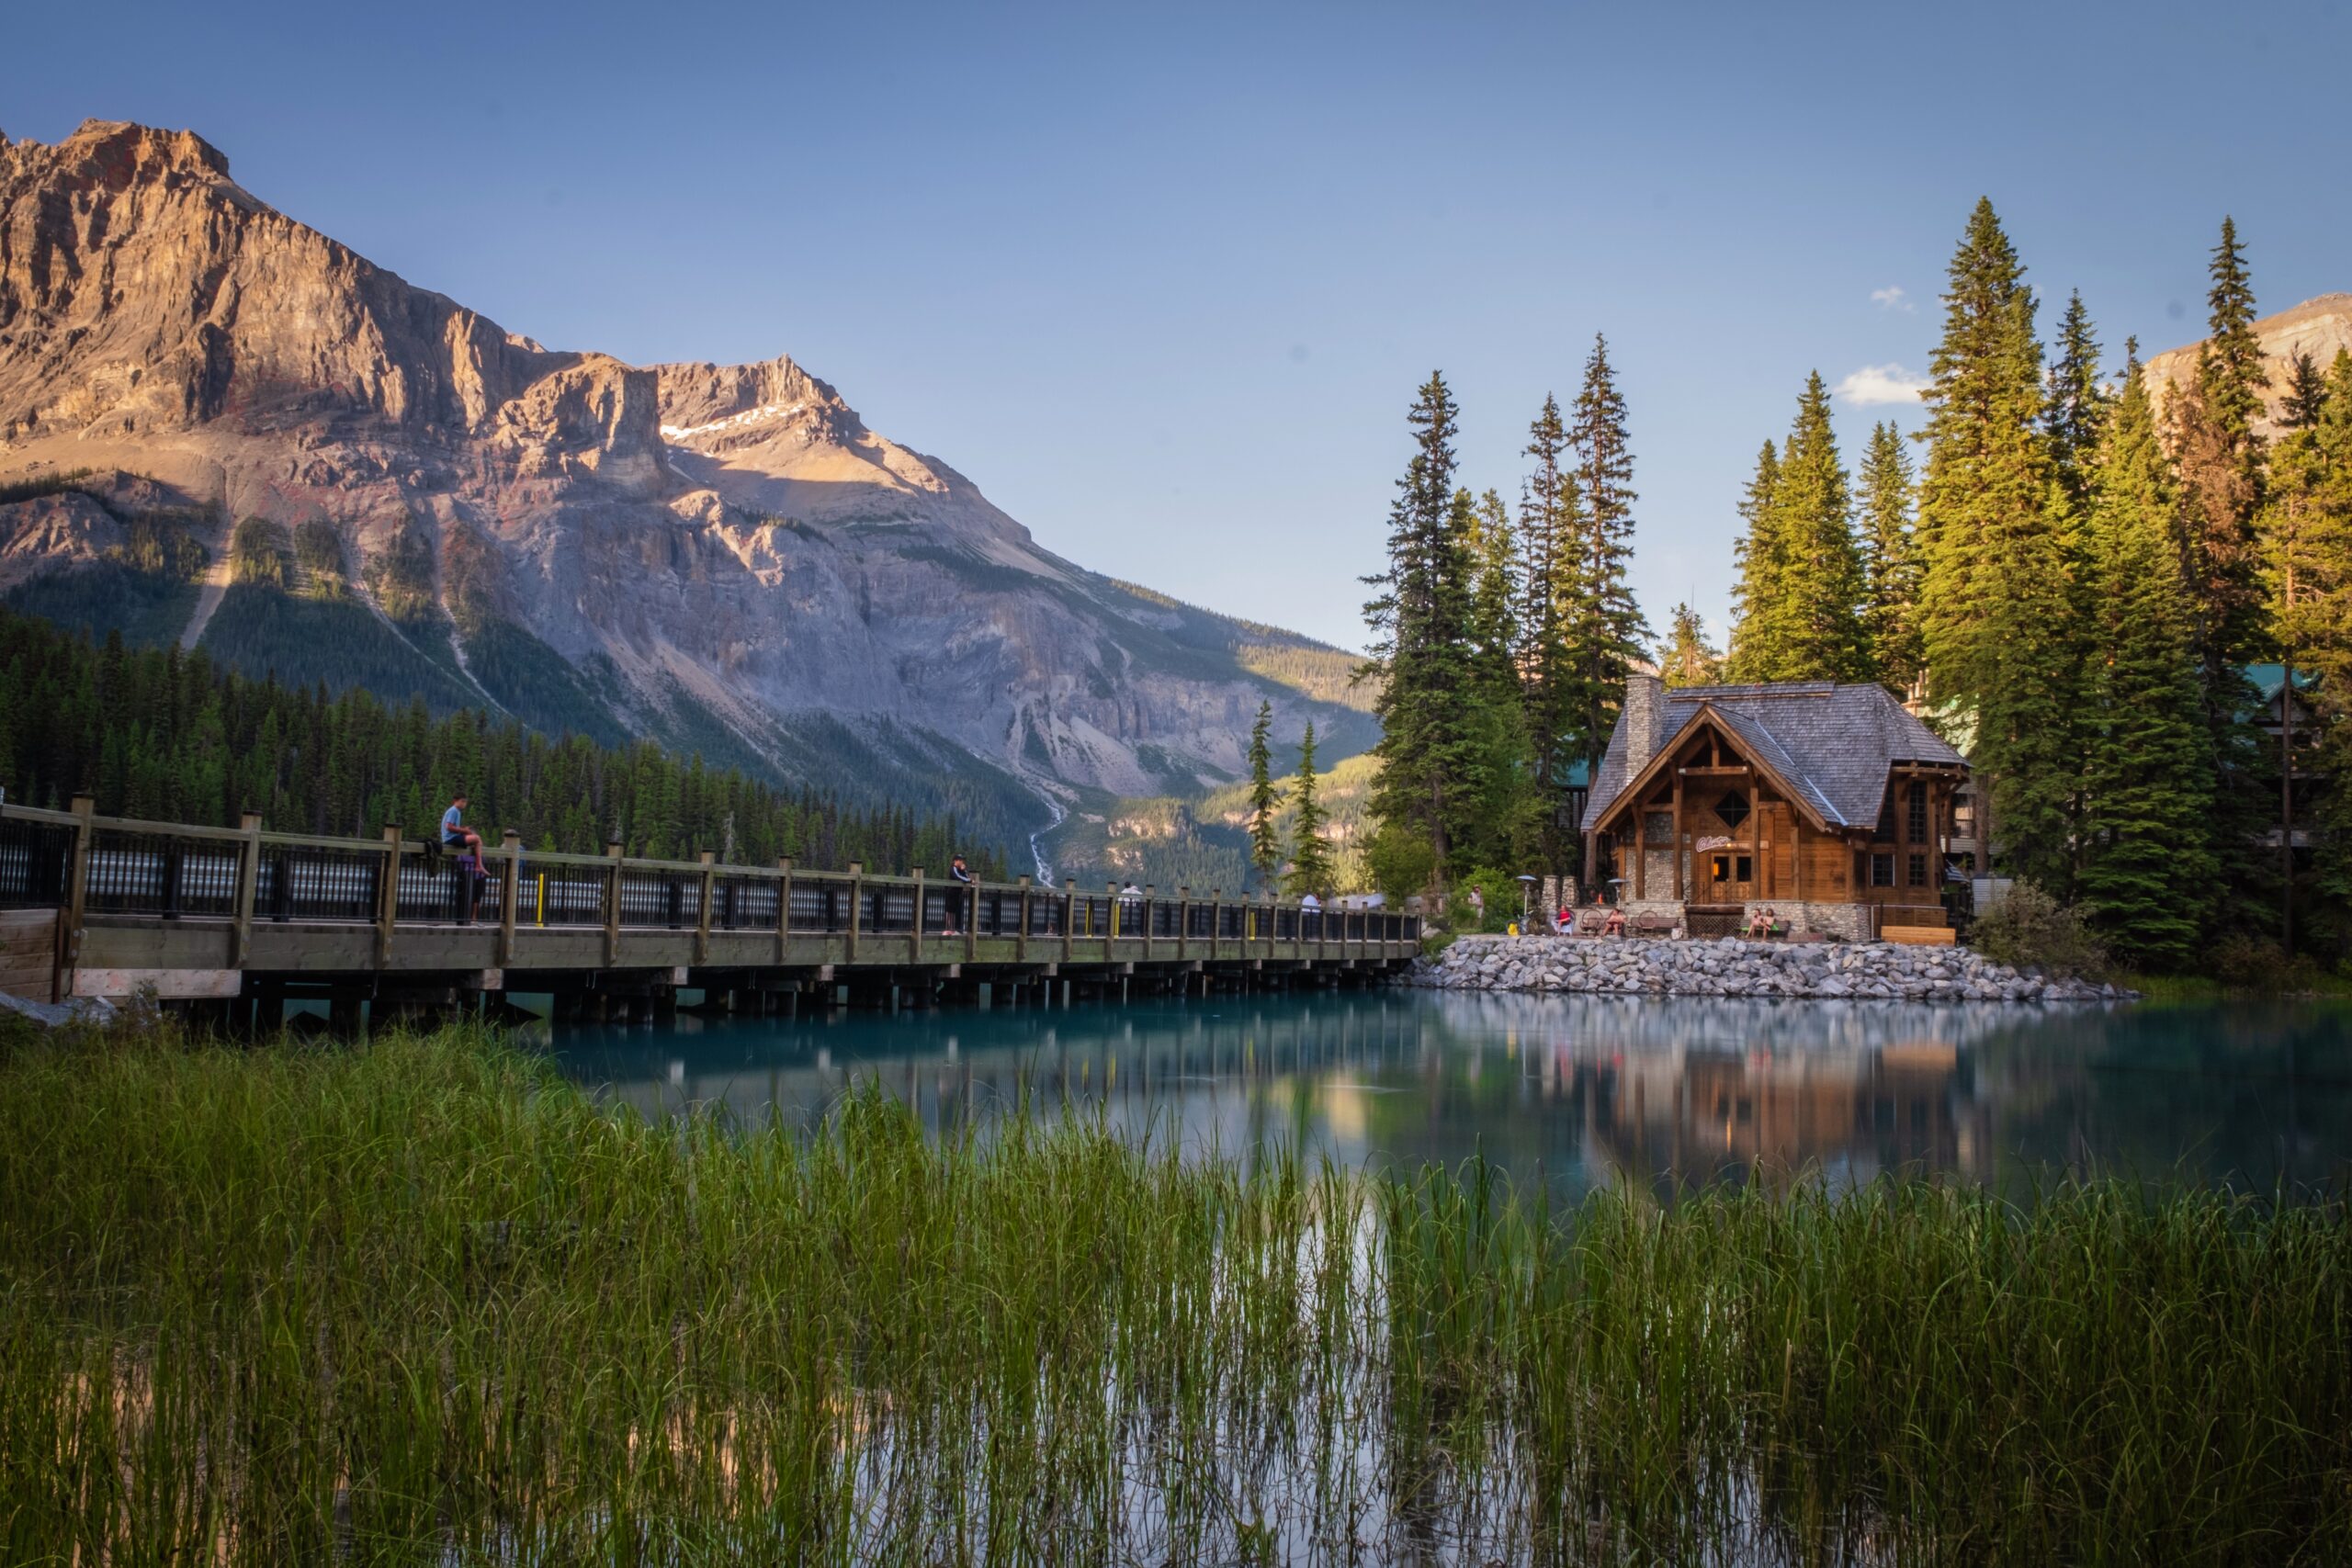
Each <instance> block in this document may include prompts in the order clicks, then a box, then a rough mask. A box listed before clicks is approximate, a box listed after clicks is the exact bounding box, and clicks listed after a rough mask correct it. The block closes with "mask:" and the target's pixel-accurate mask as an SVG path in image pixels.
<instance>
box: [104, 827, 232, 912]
mask: <svg viewBox="0 0 2352 1568" xmlns="http://www.w3.org/2000/svg"><path fill="white" fill-rule="evenodd" d="M243 869H244V860H243V845H241V844H239V843H237V842H236V841H235V840H227V839H188V838H182V837H180V836H178V835H176V834H174V833H170V832H165V831H147V830H141V829H120V828H99V829H94V830H93V833H92V838H91V844H90V868H89V872H88V877H89V880H88V882H87V884H86V885H85V892H84V894H83V907H84V908H85V909H87V910H89V911H91V912H92V913H95V914H106V915H160V916H163V917H164V918H165V919H178V918H180V917H181V916H185V915H199V916H205V915H209V916H220V915H233V914H235V913H236V912H237V880H238V877H239V874H241V873H242V872H243Z"/></svg>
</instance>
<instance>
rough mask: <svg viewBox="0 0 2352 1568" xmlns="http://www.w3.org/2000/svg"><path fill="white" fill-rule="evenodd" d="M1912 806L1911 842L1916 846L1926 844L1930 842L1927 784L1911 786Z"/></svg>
mask: <svg viewBox="0 0 2352 1568" xmlns="http://www.w3.org/2000/svg"><path fill="white" fill-rule="evenodd" d="M1910 806H1911V824H1910V826H1911V841H1912V842H1913V843H1915V844H1924V843H1926V842H1927V841H1928V786H1927V785H1926V784H1913V785H1912V786H1911V801H1910Z"/></svg>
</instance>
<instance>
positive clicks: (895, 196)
mask: <svg viewBox="0 0 2352 1568" xmlns="http://www.w3.org/2000/svg"><path fill="white" fill-rule="evenodd" d="M334 9H335V8H331V7H321V6H256V5H238V4H234V3H227V4H220V5H214V6H202V7H198V6H162V7H153V8H146V7H141V6H136V5H129V6H113V7H108V8H107V11H106V13H105V19H104V22H103V24H102V26H93V25H92V24H91V23H89V22H88V21H86V20H85V17H88V16H89V13H88V12H87V11H86V10H77V9H75V8H72V7H64V6H44V7H40V8H38V9H33V8H26V9H24V10H21V11H19V12H18V13H17V14H16V15H14V16H12V17H10V19H9V21H8V23H7V26H6V34H7V46H6V55H5V58H0V129H5V130H6V132H7V133H8V134H10V135H11V136H17V137H22V136H32V137H36V138H39V139H40V140H43V141H52V140H55V139H57V138H59V137H61V136H62V135H64V134H65V133H66V132H68V131H70V130H72V129H73V127H74V125H75V124H77V123H79V122H80V121H81V120H82V119H83V118H85V117H89V116H96V117H100V118H130V119H141V120H146V121H150V122H154V123H160V124H164V125H167V126H173V127H183V126H185V127H188V128H192V129H194V130H198V131H200V132H201V133H202V134H203V135H205V136H206V137H207V138H209V140H211V141H213V142H215V143H216V144H217V145H219V146H220V148H221V149H222V150H223V151H224V152H227V153H228V154H229V157H230V159H231V161H232V167H233V169H234V171H235V173H236V175H237V176H238V178H239V179H240V180H241V181H242V182H243V184H244V185H246V186H248V187H249V188H251V189H252V190H254V192H255V193H256V194H257V195H259V196H261V197H263V198H264V199H266V200H268V201H270V202H272V203H273V204H275V205H277V206H278V207H279V208H281V209H284V210H286V211H287V212H288V213H290V214H292V215H294V216H296V217H298V218H300V219H301V220H304V221H307V222H309V223H311V224H313V225H315V226H317V227H319V228H321V229H323V230H325V231H327V232H329V233H331V234H333V235H334V236H336V237H337V238H339V239H341V240H343V241H345V242H346V243H350V244H352V245H353V246H355V247H356V248H357V249H359V250H360V251H362V252H363V253H365V254H368V255H369V256H371V257H372V258H374V259H375V260H377V261H378V262H380V263H382V264H383V265H388V266H390V267H392V268H393V269H395V270H396V271H398V272H400V273H401V274H402V275H403V276H406V277H408V278H409V279H411V280H412V281H413V282H415V283H418V284H421V285H424V286H425V287H428V288H435V289H438V290H440V291H442V292H444V293H447V294H449V295H452V296H454V297H456V298H458V299H461V300H463V301H465V302H466V303H468V304H469V305H472V306H474V307H476V308H477V309H480V310H483V311H485V312H487V313H488V314H490V315H491V316H492V317H493V318H494V319H496V320H497V321H500V322H501V323H502V324H503V325H504V326H506V327H508V328H509V329H510V330H514V331H519V332H524V333H529V334H531V335H532V336H534V337H537V338H538V339H540V340H541V341H543V342H546V343H548V344H553V345H558V346H564V347H579V348H598V349H603V350H605V351H608V352H611V353H614V354H617V355H622V356H623V357H625V358H628V359H631V360H635V361H639V362H646V361H653V360H661V359H682V358H708V359H717V360H721V361H727V360H745V359H756V358H764V357H767V356H769V355H775V354H777V353H788V354H790V355H793V357H794V358H796V359H797V360H798V361H799V362H800V363H802V364H803V365H805V366H806V367H809V369H810V370H811V371H813V372H814V373H816V374H817V375H820V376H822V377H824V378H827V379H828V380H831V382H833V383H834V384H835V385H836V386H838V387H839V388H840V389H841V390H842V394H843V395H844V396H845V397H847V398H848V400H850V402H851V403H852V404H853V405H854V406H855V407H856V408H857V409H858V410H859V411H860V412H862V413H863V414H864V415H865V418H866V420H867V423H870V424H871V425H873V426H874V428H876V429H877V430H880V431H882V432H884V433H885V434H889V435H890V436H892V437H893V438H895V439H897V440H899V441H901V442H904V443H906V444H907V445H909V446H914V447H916V448H917V449H919V450H922V451H924V452H928V453H932V454H935V455H936V456H938V457H943V458H944V459H945V460H947V461H948V462H949V463H951V464H953V465H954V466H955V467H956V468H960V469H962V470H963V471H964V472H965V473H967V474H968V475H969V476H970V477H971V478H972V479H975V480H976V481H978V483H979V485H980V486H981V487H982V488H983V489H984V490H985V491H987V492H988V493H989V495H990V496H991V497H992V498H993V499H994V500H995V501H996V502H998V504H999V505H1001V506H1002V507H1004V508H1005V510H1007V511H1008V512H1010V513H1012V514H1013V515H1014V516H1016V517H1018V518H1020V519H1021V520H1022V521H1023V522H1024V523H1026V524H1027V525H1029V526H1030V527H1031V528H1032V529H1033V530H1034V531H1035V534H1036V535H1037V536H1038V538H1039V539H1040V540H1041V541H1042V542H1043V543H1044V544H1046V546H1047V547H1050V548H1053V549H1055V550H1057V551H1060V552H1061V553H1063V554H1065V555H1068V556H1069V557H1071V558H1075V559H1077V560H1079V561H1080V562H1082V563H1084V564H1086V565H1089V566H1092V567H1095V568H1097V569H1099V570H1104V571H1109V572H1113V573H1114V574H1116V575H1119V576H1122V577H1126V578H1131V579H1134V580H1136V581H1142V582H1146V583H1148V584H1150V585H1152V586H1154V587H1156V588H1159V589H1161V590H1164V591H1166V592H1171V593H1175V594H1178V595H1180V596H1182V597H1183V598H1187V599H1191V600H1194V601H1196V602H1199V603H1202V604H1209V605H1213V606H1215V607H1217V608H1220V609H1226V610H1230V611H1233V612H1236V613H1238V614H1243V615H1250V616H1253V617H1256V618H1260V619H1264V620H1269V621H1274V622H1278V623H1282V624H1285V625H1289V626H1295V627H1297V628H1298V629H1300V630H1303V631H1306V632H1310V633H1313V634H1315V635H1317V636H1321V637H1328V638H1330V639H1332V640H1334V641H1339V642H1342V643H1351V644H1352V643H1354V642H1356V641H1358V640H1359V639H1360V637H1361V625H1360V621H1359V618H1358V615H1357V607H1358V605H1359V604H1360V603H1361V601H1362V599H1363V591H1362V590H1361V588H1360V587H1359V586H1358V585H1357V584H1356V582H1355V581H1354V579H1355V577H1356V576H1357V575H1358V574H1360V573H1362V572H1364V571H1368V570H1374V568H1375V567H1376V566H1377V564H1378V560H1379V550H1380V542H1381V539H1382V536H1383V534H1384V527H1385V513H1386V508H1387V503H1388V498H1389V494H1390V491H1391V486H1392V484H1393V482H1394V480H1395V479H1396V477H1397V474H1398V473H1399V472H1400V471H1401V469H1402V468H1403V465H1404V462H1405V459H1406V457H1408V441H1407V434H1406V427H1405V424H1404V420H1403V415H1404V412H1405V409H1406V406H1407V404H1408V401H1409V400H1410V398H1411V395H1412V392H1413V389H1414V388H1415V387H1416V385H1418V384H1419V381H1420V380H1421V379H1423V378H1425V377H1426V376H1427V375H1428V373H1429V371H1430V369H1431V368H1432V367H1442V368H1443V369H1444V370H1445V372H1446V375H1447V377H1448V378H1449V379H1450V380H1451V381H1452V382H1453V386H1454V389H1455V391H1456V395H1457V397H1458V398H1459V400H1461V402H1462V405H1463V409H1464V440H1463V442H1462V455H1463V457H1464V479H1465V480H1466V481H1467V482H1469V483H1471V484H1472V485H1474V486H1476V487H1480V488H1483V487H1485V486H1487V485H1492V486H1495V487H1497V488H1498V489H1500V490H1501V491H1503V492H1504V493H1505V494H1506V495H1507V496H1515V495H1516V494H1517V491H1518V485H1519V479H1520V475H1521V472H1522V468H1523V463H1522V459H1521V457H1520V456H1519V449H1520V447H1521V446H1523V445H1524V442H1525V432H1526V426H1527V423H1528V421H1529V419H1530V418H1532V416H1533V414H1534V413H1535V412H1536V409H1537V407H1538V405H1539V404H1540V403H1541V401H1542V400H1543V397H1544V392H1545V391H1546V389H1554V390H1556V391H1558V392H1559V393H1560V394H1561V396H1562V399H1563V400H1564V401H1565V400H1566V398H1567V397H1568V396H1570V395H1571V394H1572V393H1573V391H1574V389H1575V386H1576V382H1577V378H1578V375H1579V373H1580V367H1581V366H1582V363H1583V360H1584V356H1585V354H1586V353H1587V351H1588V349H1589V345H1590V344H1591V340H1592V336H1593V334H1594V333H1596V332H1603V333H1607V334H1608V337H1609V341H1610V344H1611V354H1612V356H1613V357H1614V358H1615V360H1616V361H1617V363H1618V366H1619V367H1620V370H1621V373H1622V377H1623V387H1624V390H1625V393H1626V396H1627V399H1628V400H1629V402H1630V404H1631V409H1632V418H1633V423H1634V451H1635V456H1636V459H1637V464H1638V468H1637V474H1636V480H1637V484H1638V488H1639V489H1640V491H1641V494H1642V502H1641V507H1640V512H1639V554H1638V557H1637V560H1636V565H1635V570H1634V581H1635V587H1636V590H1637V591H1638V592H1639V593H1640V595H1641V598H1642V601H1643V604H1644V605H1645V608H1646V609H1647V610H1648V611H1649V613H1650V616H1651V619H1652V622H1653V624H1657V625H1662V624H1663V623H1664V621H1665V619H1666V612H1667V610H1668V607H1669V606H1670V605H1671V604H1673V602H1674V601H1676V600H1677V599H1680V598H1684V597H1689V598H1691V599H1692V600H1693V601H1694V602H1695V603H1696V604H1698V605H1699V606H1700V607H1701V609H1702V611H1703V612H1704V613H1705V614H1706V615H1708V616H1709V618H1710V620H1711V622H1712V623H1713V626H1714V629H1715V630H1716V632H1717V634H1718V636H1720V633H1721V630H1722V617H1723V614H1724V604H1725V600H1726V593H1727V590H1728V587H1729V583H1730V566H1731V544H1732V540H1733V536H1734V524H1735V522H1736V518H1735V514H1734V513H1733V510H1732V508H1733V504H1734V502H1735V501H1736V497H1737V493H1738V490H1739V487H1740V485H1741V483H1742V481H1743V480H1744V479H1745V477H1746V475H1747V470H1748V468H1749V466H1750V464H1751V462H1752V460H1753V458H1754V455H1755V452H1756V448H1757V447H1758V445H1759V444H1760V443H1761V442H1762V441H1763V439H1764V438H1765V437H1766V436H1767V435H1777V434H1780V433H1781V432H1782V431H1783V430H1784V429H1785V428H1786V425H1787V423H1788V420H1789V417H1790V415H1791V413H1792V412H1793V408H1794V403H1795V398H1796V394H1797V392H1798V389H1800V387H1801V386H1802V385H1803V382H1804V376H1805V373H1806V372H1807V371H1808V370H1811V369H1815V368H1818V369H1819V370H1820V371H1821V372H1822V374H1823V376H1824V377H1825V378H1827V379H1828V380H1829V381H1830V382H1831V383H1832V384H1833V385H1837V384H1839V383H1841V382H1844V381H1845V380H1846V379H1847V378H1849V377H1851V376H1855V375H1856V374H1857V373H1858V372H1863V371H1866V370H1868V369H1869V368H1870V367H1887V366H1897V367H1902V368H1903V369H1904V370H1905V371H1908V372H1911V373H1914V374H1916V373H1917V372H1919V371H1921V370H1923V369H1924V368H1925V366H1926V361H1927V356H1928V349H1929V347H1930V345H1931V344H1933V342H1934V339H1935V335H1936V332H1937V322H1938V303H1937V299H1936V295H1937V292H1938V289H1939V286H1940V284H1941V281H1942V276H1943V268H1944V264H1945V262H1946V260H1947V258H1948V257H1949V255H1950V254H1951V248H1952V245H1953V243H1954V242H1955V241H1956V240H1957V239H1958V237H1959V234H1960V231H1961V226H1962V221H1963V220H1964V219H1965V217H1966V215H1967V212H1968V209H1969V208H1970V206H1971V205H1972V204H1973V202H1974V200H1975V198H1976V197H1977V196H1978V195H1980V194H1989V195H1990V196H1991V197H1993V200H1994V202H1995V205H1996V207H1997V208H1998V209H1999V210H2000V212H2001V215H2002V217H2003V219H2004V220H2006V222H2007V225H2008V227H2009V231H2010V232H2011V234H2012V236H2013V237H2014V238H2015V239H2016V241H2017V242H2018V245H2019V247H2020V249H2021V251H2022V253H2023V254H2024V257H2025V260H2026V262H2027V265H2028V267H2029V269H2030V280H2031V281H2032V282H2033V283H2034V284H2035V285H2036V287H2037V288H2039V289H2040V290H2041V293H2042V295H2043V298H2044V299H2045V301H2046V304H2045V309H2044V311H2043V319H2044V322H2045V326H2047V325H2048V324H2049V323H2050V322H2051V321H2053V320H2054V317H2055V314H2056V310H2057V307H2058V306H2059V305H2060V304H2063V301H2064V297H2065V294H2066V291H2067V290H2068V289H2070V288H2081V289H2082V290H2083V292H2084V295H2085V298H2086V301H2087V302H2088V304H2089V306H2090V308H2091V310H2092V313H2093V315H2094V317H2095V318H2096V319H2097V321H2098V325H2099V328H2100V331H2101V334H2102V336H2103V337H2104V338H2105V339H2106V341H2107V342H2108V344H2109V346H2110V348H2111V349H2112V350H2113V351H2114V353H2115V355H2116V356H2117V357H2118V358H2119V359H2120V353H2121V346H2122V342H2123V339H2124V336H2125V335H2126V334H2127V333H2138V334H2139V335H2140V337H2141V338H2142V340H2143V344H2145V345H2146V347H2147V348H2148V349H2149V351H2151V352H2153V351H2155V350H2158V349H2163V348H2168V347H2172V346H2175V345H2176V344H2179V343H2182V342H2186V341H2188V340H2189V339H2191V338H2193V337H2195V336H2197V335H2198V333H2199V326H2198V323H2199V321H2200V320H2201V317H2202V313H2203V310H2204V299H2203V295H2204V276H2203V268H2204V265H2205V259H2206V253H2207V251H2208V249H2209V248H2210V246H2211V243H2212V240H2213V235H2214V231H2215V230H2216V229H2217V227H2218V225H2219V223H2220V220H2221V218H2222V214H2223V213H2224V212H2229V213H2232V214H2233V215H2234V216H2235V217H2236V219H2237V220H2238V225H2239V229H2240V231H2241V233H2242V234H2243V235H2244V236H2245V240H2246V242H2247V244H2248V246H2249V248H2250V252H2251V259H2252V264H2253V267H2254V274H2255V281H2256V288H2257V289H2258V290H2259V293H2260V298H2261V302H2262V305H2263V308H2264V309H2265V310H2276V309H2281V308H2284V307H2285V306H2288V305H2290V304H2293V303H2296V302H2297V301H2300V300H2301V299H2307V298H2309V297H2311V296H2312V295H2314V294H2319V293H2324V292H2326V291H2329V290H2332V289H2343V288H2352V203H2347V201H2346V197H2344V195H2343V187H2342V185H2341V179H2342V175H2341V167H2340V165H2341V163H2342V153H2343V151H2344V145H2345V130H2344V126H2345V119H2344V113H2343V107H2342V106H2343V86H2342V67H2343V62H2344V61H2345V60H2346V58H2347V45H2352V17H2348V16H2347V12H2346V7H2345V6H2343V5H2340V4H2330V5H2316V4H2294V5H2275V6H2240V7H2222V6H2210V5H2209V6H2170V5H2139V6H2079V5H2063V4H2062V5H2046V4H2045V5H2040V6H2014V7H2012V6H1994V5H1972V6H1939V7H1908V6H1870V7H1859V6H1858V7H1824V8H1784V7H1768V6H1679V5H1666V4H1654V5H1649V6H1605V7H1603V6H1499V5H1493V6H1482V5H1464V4H1455V5H1450V6H1429V5H1424V6H1415V7H1402V6H1380V5H1371V4H1356V5H1346V6H1283V5H1251V6H1222V5H1214V4H1186V5H1182V6H1172V5H1171V6H1159V7H1153V8H1148V9H1147V8H1144V7H1137V6H1077V7H1069V8H1067V9H1062V8H1054V7H1039V6H1022V7H992V6H970V5H964V6H902V5H879V4H876V5H866V6H825V7H806V8H800V7H791V6H668V7H656V6H642V5H637V6H598V5H594V4H575V5H569V6H560V7H557V6H545V7H537V6H467V7H453V6H435V5H413V6H405V7H399V8H386V7H368V8H366V9H365V10H360V9H356V8H354V9H353V10H352V11H351V12H350V13H349V18H348V19H341V18H339V17H338V18H335V19H322V17H329V16H330V14H331V12H332V11H334ZM67 62H82V63H83V64H87V65H89V66H90V67H91V68H89V69H84V68H81V66H80V65H76V66H75V68H73V69H66V68H64V67H65V65H66V63H67ZM1892 290H1900V291H1901V292H1900V294H1899V295H1896V294H1892V293H1890V292H1889V291H1892ZM1856 385H1857V386H1860V385H1861V383H1856ZM1889 414H1896V415H1899V416H1900V417H1901V418H1902V419H1903V420H1904V421H1905V423H1906V426H1909V425H1913V424H1916V423H1917V416H1916V413H1914V412H1912V411H1911V410H1910V409H1906V408H1902V407H1899V406H1896V407H1883V406H1871V405H1865V404H1861V403H1859V402H1858V401H1857V400H1855V399H1854V398H1852V397H1847V398H1843V399H1841V400H1840V402H1839V406H1838V434H1839V437H1840V440H1841V443H1842V444H1843V446H1844V447H1845V449H1846V451H1847V453H1848V456H1849V459H1850V458H1851V457H1853V456H1854V455H1855V453H1856V451H1857V449H1858V448H1859V446H1860V442H1861V440H1862V439H1863V437H1864V436H1865V435H1866V434H1867V433H1868V430H1869V427H1870V424H1871V421H1872V420H1874V419H1876V418H1880V417H1885V416H1887V415H1889Z"/></svg>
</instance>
